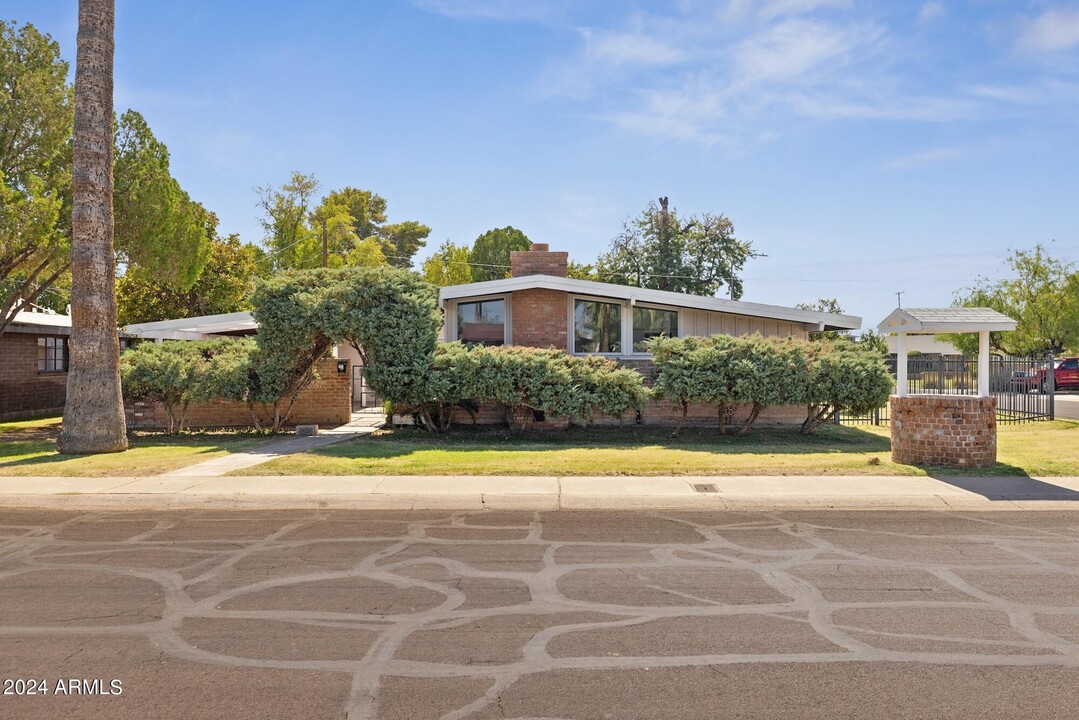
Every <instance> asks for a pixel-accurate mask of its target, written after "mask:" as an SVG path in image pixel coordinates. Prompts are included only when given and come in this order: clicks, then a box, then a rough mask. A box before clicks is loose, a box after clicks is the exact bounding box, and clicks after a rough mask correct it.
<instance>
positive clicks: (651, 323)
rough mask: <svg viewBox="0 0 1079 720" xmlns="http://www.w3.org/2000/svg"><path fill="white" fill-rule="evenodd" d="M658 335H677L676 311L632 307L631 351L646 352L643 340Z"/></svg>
mask: <svg viewBox="0 0 1079 720" xmlns="http://www.w3.org/2000/svg"><path fill="white" fill-rule="evenodd" d="M660 335H666V336H667V337H678V311H677V310H657V309H656V308H647V307H639V306H638V307H635V308H633V352H635V353H643V352H648V351H647V349H645V346H644V341H645V340H648V339H649V338H654V337H659V336H660Z"/></svg>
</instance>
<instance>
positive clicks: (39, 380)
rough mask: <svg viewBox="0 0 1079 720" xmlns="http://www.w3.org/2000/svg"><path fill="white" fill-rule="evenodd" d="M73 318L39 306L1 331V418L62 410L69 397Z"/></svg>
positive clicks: (11, 418) (21, 312)
mask: <svg viewBox="0 0 1079 720" xmlns="http://www.w3.org/2000/svg"><path fill="white" fill-rule="evenodd" d="M70 335H71V318H70V317H68V316H67V315H60V314H59V313H55V312H53V311H51V310H45V309H43V308H38V307H36V306H34V307H32V308H31V309H28V310H20V311H19V312H17V313H16V314H15V320H14V322H12V323H11V324H10V325H8V326H7V328H6V329H5V330H4V333H3V334H2V335H0V420H14V419H17V418H27V417H34V416H38V415H49V414H59V413H60V412H62V411H63V409H64V400H65V398H66V397H67V363H68V353H67V341H68V337H70Z"/></svg>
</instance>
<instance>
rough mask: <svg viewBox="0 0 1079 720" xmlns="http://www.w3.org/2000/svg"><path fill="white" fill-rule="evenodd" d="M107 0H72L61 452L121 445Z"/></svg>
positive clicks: (110, 40)
mask: <svg viewBox="0 0 1079 720" xmlns="http://www.w3.org/2000/svg"><path fill="white" fill-rule="evenodd" d="M114 21H115V6H114V4H113V0H79V32H78V50H77V53H76V56H75V125H74V155H73V158H74V163H73V172H72V212H71V229H72V242H71V281H72V283H71V342H70V366H69V370H68V376H67V402H66V404H65V407H64V421H63V426H62V428H61V430H60V437H59V439H58V442H57V447H58V448H59V450H60V452H63V453H103V452H119V451H123V450H126V449H127V430H126V427H125V423H124V401H123V395H122V393H121V391H120V343H119V338H118V337H117V333H116V292H115V282H116V256H115V254H114V252H113V246H112V234H113V216H112V152H113V109H112V84H113V47H114V39H113V29H114Z"/></svg>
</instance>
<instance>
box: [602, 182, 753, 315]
mask: <svg viewBox="0 0 1079 720" xmlns="http://www.w3.org/2000/svg"><path fill="white" fill-rule="evenodd" d="M752 256H753V250H752V245H751V244H750V243H748V242H745V241H742V240H738V239H737V238H736V237H735V236H734V224H733V223H732V222H731V221H730V220H729V219H727V218H726V217H725V216H723V215H712V214H709V213H704V214H702V215H698V216H693V217H691V218H690V219H689V220H686V221H683V220H682V219H681V218H680V217H679V216H678V213H677V211H676V210H675V209H673V208H671V209H668V207H667V198H660V199H659V204H656V203H654V202H650V203H649V204H648V206H647V207H646V208H645V209H644V211H643V212H642V213H641V214H640V215H639V216H638V217H637V218H636V219H634V220H632V221H627V222H626V223H625V224H624V225H623V229H622V232H621V233H620V234H619V235H618V236H617V237H615V238H614V239H613V240H612V241H611V246H610V249H609V250H608V251H607V252H606V253H604V254H603V255H600V257H599V260H598V262H597V270H598V273H599V276H600V277H601V278H602V279H603V280H604V281H605V282H613V283H618V284H622V285H635V286H637V287H644V288H651V289H654V290H668V291H671V292H681V293H687V294H690V295H714V294H715V293H716V292H718V291H719V289H720V288H721V287H723V286H724V285H727V286H728V287H729V288H730V290H731V295H732V297H734V298H735V299H737V298H739V297H741V296H742V281H741V280H740V279H739V278H738V277H737V273H738V271H739V270H741V269H742V267H743V266H744V265H745V263H746V261H747V260H748V259H749V258H750V257H752Z"/></svg>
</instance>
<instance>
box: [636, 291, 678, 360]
mask: <svg viewBox="0 0 1079 720" xmlns="http://www.w3.org/2000/svg"><path fill="white" fill-rule="evenodd" d="M635 308H642V309H644V310H663V311H664V312H673V313H674V315H675V322H677V323H678V332H677V334H675V335H673V336H672V337H682V308H679V307H673V306H671V305H659V304H657V303H642V302H639V303H633V304H632V305H630V306H629V308H628V311H627V313H626V314H627V315H629V319H628V324H629V349H630V352H629V353H627V354H628V355H633V356H635V357H652V353H650V352H648V351H647V350H634V349H633V310H634V309H635Z"/></svg>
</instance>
